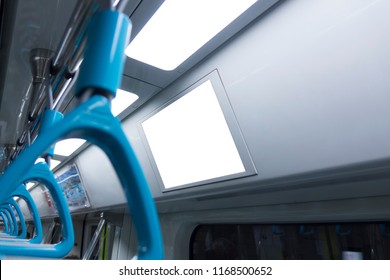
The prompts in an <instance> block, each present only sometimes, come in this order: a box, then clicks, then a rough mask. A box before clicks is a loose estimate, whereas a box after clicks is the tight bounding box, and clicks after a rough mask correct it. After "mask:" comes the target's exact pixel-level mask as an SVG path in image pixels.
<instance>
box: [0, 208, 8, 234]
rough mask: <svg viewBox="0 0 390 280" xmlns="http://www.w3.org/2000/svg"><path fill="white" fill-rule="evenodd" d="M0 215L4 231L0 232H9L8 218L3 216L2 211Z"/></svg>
mask: <svg viewBox="0 0 390 280" xmlns="http://www.w3.org/2000/svg"><path fill="white" fill-rule="evenodd" d="M0 217H1V219H2V220H3V224H4V231H3V232H2V233H3V234H7V235H8V234H9V226H8V218H7V217H6V216H5V214H4V213H3V212H2V211H0Z"/></svg>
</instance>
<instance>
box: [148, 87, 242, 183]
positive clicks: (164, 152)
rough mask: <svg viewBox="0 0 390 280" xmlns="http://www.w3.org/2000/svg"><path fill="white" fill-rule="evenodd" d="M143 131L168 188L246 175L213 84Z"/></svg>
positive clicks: (154, 119) (176, 104)
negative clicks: (232, 175)
mask: <svg viewBox="0 0 390 280" xmlns="http://www.w3.org/2000/svg"><path fill="white" fill-rule="evenodd" d="M142 127H143V129H144V132H145V135H146V138H147V140H148V143H149V146H150V149H151V151H152V154H153V157H154V160H155V162H156V165H157V168H158V170H159V172H160V175H161V178H162V181H163V183H164V186H165V188H172V187H176V186H181V185H185V184H190V183H195V182H200V181H204V180H208V179H213V178H218V177H222V176H226V175H231V174H236V173H240V172H244V171H245V168H244V165H243V163H242V161H241V157H240V155H239V153H238V150H237V148H236V145H235V143H234V140H233V137H232V135H231V133H230V130H229V127H228V125H227V123H226V120H225V117H224V115H223V112H222V109H221V107H220V105H219V102H218V99H217V97H216V95H215V92H214V89H213V86H212V84H211V82H210V81H207V82H205V83H203V84H202V85H200V86H199V87H197V88H195V89H194V90H192V91H191V92H189V93H187V94H186V95H184V96H183V97H181V98H180V99H178V100H177V101H175V102H174V103H172V104H171V105H169V106H167V107H166V108H164V109H163V110H161V111H160V112H158V113H157V114H155V115H154V116H152V117H151V118H149V119H148V120H146V121H144V122H143V123H142Z"/></svg>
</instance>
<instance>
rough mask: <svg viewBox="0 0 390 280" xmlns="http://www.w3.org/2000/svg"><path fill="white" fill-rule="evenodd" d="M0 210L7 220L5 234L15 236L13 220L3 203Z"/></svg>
mask: <svg viewBox="0 0 390 280" xmlns="http://www.w3.org/2000/svg"><path fill="white" fill-rule="evenodd" d="M0 211H1V212H2V213H3V214H4V216H5V217H6V218H7V221H8V232H7V234H8V235H9V236H15V225H14V220H13V218H12V214H11V213H10V211H9V210H8V209H7V208H6V207H5V206H4V205H2V207H0Z"/></svg>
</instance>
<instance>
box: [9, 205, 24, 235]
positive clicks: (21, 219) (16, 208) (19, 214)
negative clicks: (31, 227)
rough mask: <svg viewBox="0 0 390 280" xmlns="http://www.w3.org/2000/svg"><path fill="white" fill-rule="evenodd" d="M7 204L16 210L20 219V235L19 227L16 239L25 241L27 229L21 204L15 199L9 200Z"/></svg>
mask: <svg viewBox="0 0 390 280" xmlns="http://www.w3.org/2000/svg"><path fill="white" fill-rule="evenodd" d="M6 203H8V204H10V205H12V206H13V207H14V208H15V211H16V213H17V214H18V217H19V223H20V233H19V227H18V233H17V236H16V238H20V239H24V238H26V236H27V228H26V220H25V219H24V215H23V213H22V210H20V207H19V204H18V203H17V202H16V201H15V200H14V199H13V198H9V199H8V200H7V201H6ZM16 224H17V225H18V223H16Z"/></svg>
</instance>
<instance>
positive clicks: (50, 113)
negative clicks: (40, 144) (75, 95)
mask: <svg viewBox="0 0 390 280" xmlns="http://www.w3.org/2000/svg"><path fill="white" fill-rule="evenodd" d="M63 117H64V115H63V114H62V113H60V112H58V111H56V110H45V111H43V114H42V116H41V122H40V128H39V131H40V132H41V131H45V130H49V129H50V128H51V127H52V125H54V124H55V123H56V122H57V121H59V120H62V119H63ZM46 155H49V156H51V157H53V156H54V145H52V146H51V147H50V148H49V149H48V150H47V151H46V152H45V153H44V154H43V156H46Z"/></svg>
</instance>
